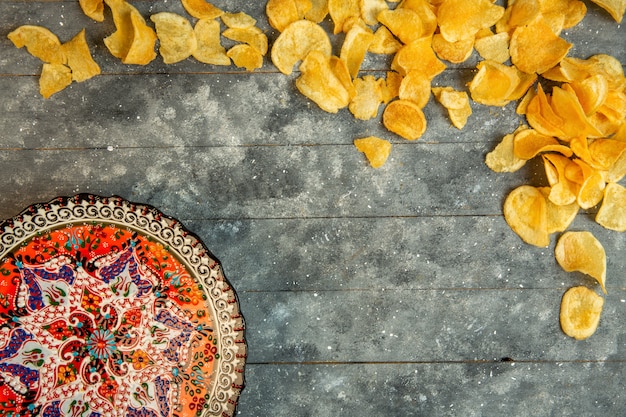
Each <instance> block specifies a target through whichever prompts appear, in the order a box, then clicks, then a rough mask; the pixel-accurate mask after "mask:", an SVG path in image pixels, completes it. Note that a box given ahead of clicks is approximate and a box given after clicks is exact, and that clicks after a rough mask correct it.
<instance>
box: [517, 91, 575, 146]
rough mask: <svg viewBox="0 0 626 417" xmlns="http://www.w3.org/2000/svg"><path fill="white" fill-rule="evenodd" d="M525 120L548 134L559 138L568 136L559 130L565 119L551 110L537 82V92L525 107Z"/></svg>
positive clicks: (534, 127)
mask: <svg viewBox="0 0 626 417" xmlns="http://www.w3.org/2000/svg"><path fill="white" fill-rule="evenodd" d="M526 120H528V124H530V125H531V126H532V127H533V129H535V130H536V131H537V132H540V133H542V134H544V135H548V136H556V137H558V138H560V139H563V140H566V139H564V138H569V135H565V133H564V132H563V131H562V130H561V127H562V126H563V124H564V123H565V121H564V120H563V119H562V118H561V117H560V116H558V115H556V113H554V110H552V106H550V101H549V100H548V97H547V96H546V94H545V93H544V91H543V88H542V87H541V84H537V94H536V95H534V96H533V97H532V98H531V99H530V100H529V102H528V106H527V107H526Z"/></svg>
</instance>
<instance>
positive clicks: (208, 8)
mask: <svg viewBox="0 0 626 417" xmlns="http://www.w3.org/2000/svg"><path fill="white" fill-rule="evenodd" d="M181 3H182V4H183V7H184V8H185V10H186V11H187V13H189V14H190V15H191V16H193V17H195V18H196V19H215V18H217V17H220V16H221V15H223V14H224V11H222V9H220V8H219V7H216V6H214V5H212V4H211V3H209V2H207V1H206V0H181Z"/></svg>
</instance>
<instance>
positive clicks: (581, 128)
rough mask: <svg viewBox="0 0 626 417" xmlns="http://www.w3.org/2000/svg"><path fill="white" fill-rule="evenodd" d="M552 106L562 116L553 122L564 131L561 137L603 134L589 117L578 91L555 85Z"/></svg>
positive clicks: (555, 112) (566, 139)
mask: <svg viewBox="0 0 626 417" xmlns="http://www.w3.org/2000/svg"><path fill="white" fill-rule="evenodd" d="M550 106H551V107H552V111H553V112H554V114H555V115H556V116H558V117H559V118H560V120H559V119H555V120H553V123H554V124H555V125H556V126H557V127H558V128H559V130H560V131H561V132H563V135H561V136H558V137H559V138H560V139H562V140H565V141H569V140H571V139H573V138H575V137H581V136H583V137H600V136H602V133H601V132H600V131H599V130H598V129H596V128H595V126H593V125H592V124H591V122H590V121H589V119H587V115H586V114H585V111H584V109H583V108H582V106H581V104H580V102H579V101H578V97H576V93H574V92H573V91H572V90H569V89H565V88H561V87H557V86H555V87H553V88H552V97H551V101H550ZM557 120H559V121H557Z"/></svg>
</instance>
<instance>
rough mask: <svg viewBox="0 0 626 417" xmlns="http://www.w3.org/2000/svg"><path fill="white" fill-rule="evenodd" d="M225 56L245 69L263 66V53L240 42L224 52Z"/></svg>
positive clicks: (250, 69)
mask: <svg viewBox="0 0 626 417" xmlns="http://www.w3.org/2000/svg"><path fill="white" fill-rule="evenodd" d="M226 56H228V57H229V58H230V59H232V60H233V64H235V65H236V66H238V67H240V68H245V69H246V71H254V70H255V69H258V68H261V67H262V66H263V55H261V53H260V52H259V51H258V50H257V49H256V48H254V47H252V46H250V45H248V44H244V43H240V44H238V45H235V46H233V47H232V48H230V49H229V50H228V51H227V52H226Z"/></svg>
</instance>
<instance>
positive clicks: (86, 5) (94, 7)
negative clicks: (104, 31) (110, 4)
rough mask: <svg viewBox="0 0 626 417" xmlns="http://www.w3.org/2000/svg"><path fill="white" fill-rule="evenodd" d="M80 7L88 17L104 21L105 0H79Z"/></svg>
mask: <svg viewBox="0 0 626 417" xmlns="http://www.w3.org/2000/svg"><path fill="white" fill-rule="evenodd" d="M78 3H79V4H80V8H81V9H82V10H83V13H85V15H86V16H87V17H90V18H92V19H93V20H95V21H96V22H102V21H104V1H103V0H79V1H78Z"/></svg>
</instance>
